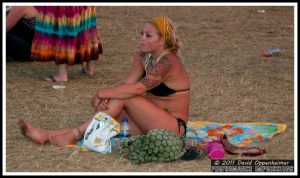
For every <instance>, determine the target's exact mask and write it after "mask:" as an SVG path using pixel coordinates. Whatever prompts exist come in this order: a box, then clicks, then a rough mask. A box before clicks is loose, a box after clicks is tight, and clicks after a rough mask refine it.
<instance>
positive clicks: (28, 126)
mask: <svg viewBox="0 0 300 178" xmlns="http://www.w3.org/2000/svg"><path fill="white" fill-rule="evenodd" d="M19 125H20V128H21V132H22V134H23V135H25V136H26V137H27V138H29V139H30V140H31V141H33V142H34V143H37V144H45V143H47V142H48V141H49V137H51V136H54V135H60V134H63V133H65V132H67V131H69V130H71V129H72V128H71V127H70V128H63V129H58V130H46V129H41V128H38V127H35V126H34V125H32V123H30V122H29V121H28V120H27V119H25V118H21V119H20V120H19Z"/></svg>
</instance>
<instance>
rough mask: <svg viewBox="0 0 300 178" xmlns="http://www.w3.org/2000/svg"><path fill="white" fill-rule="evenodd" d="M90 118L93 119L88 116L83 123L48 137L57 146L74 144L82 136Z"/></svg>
mask: <svg viewBox="0 0 300 178" xmlns="http://www.w3.org/2000/svg"><path fill="white" fill-rule="evenodd" d="M92 119H93V117H91V118H89V119H88V120H87V121H86V122H84V123H83V124H80V125H78V126H76V127H73V128H71V129H68V130H67V131H66V132H64V133H62V134H60V135H53V136H50V137H49V140H50V142H51V143H52V144H54V145H56V146H59V147H64V146H68V145H72V144H76V143H77V141H79V140H80V139H81V138H82V137H83V136H84V133H85V130H86V129H87V127H88V126H89V124H90V122H91V121H92Z"/></svg>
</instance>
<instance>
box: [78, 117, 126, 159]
mask: <svg viewBox="0 0 300 178" xmlns="http://www.w3.org/2000/svg"><path fill="white" fill-rule="evenodd" d="M119 132H120V124H119V123H118V122H117V121H116V120H115V119H114V118H112V117H111V116H109V115H107V114H105V113H103V112H98V113H97V114H96V115H95V116H94V118H93V120H92V122H91V123H90V125H89V126H88V127H87V129H86V131H85V134H84V137H83V146H85V147H87V148H88V149H90V150H93V151H96V152H99V153H102V154H106V153H111V141H110V138H112V137H114V136H115V135H117V134H118V133H119Z"/></svg>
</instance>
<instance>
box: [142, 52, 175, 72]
mask: <svg viewBox="0 0 300 178" xmlns="http://www.w3.org/2000/svg"><path fill="white" fill-rule="evenodd" d="M169 53H171V50H170V49H166V50H164V51H163V52H162V53H161V54H160V55H159V56H158V58H157V59H156V61H155V64H157V63H158V62H159V61H160V59H161V58H162V57H163V56H164V55H166V54H169ZM152 61H153V57H152V55H151V54H148V55H147V57H146V64H145V71H146V73H147V67H148V65H149V64H150V65H151V67H154V64H153V62H152Z"/></svg>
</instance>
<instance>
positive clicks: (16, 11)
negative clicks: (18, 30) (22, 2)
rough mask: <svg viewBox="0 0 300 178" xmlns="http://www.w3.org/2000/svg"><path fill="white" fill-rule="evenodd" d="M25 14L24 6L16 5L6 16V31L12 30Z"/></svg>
mask: <svg viewBox="0 0 300 178" xmlns="http://www.w3.org/2000/svg"><path fill="white" fill-rule="evenodd" d="M24 16H25V11H24V7H21V6H14V7H12V8H11V9H10V11H9V13H8V14H7V16H6V32H8V31H9V30H11V29H12V28H13V27H14V26H15V25H16V24H17V23H18V21H19V20H20V19H22V17H24Z"/></svg>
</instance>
